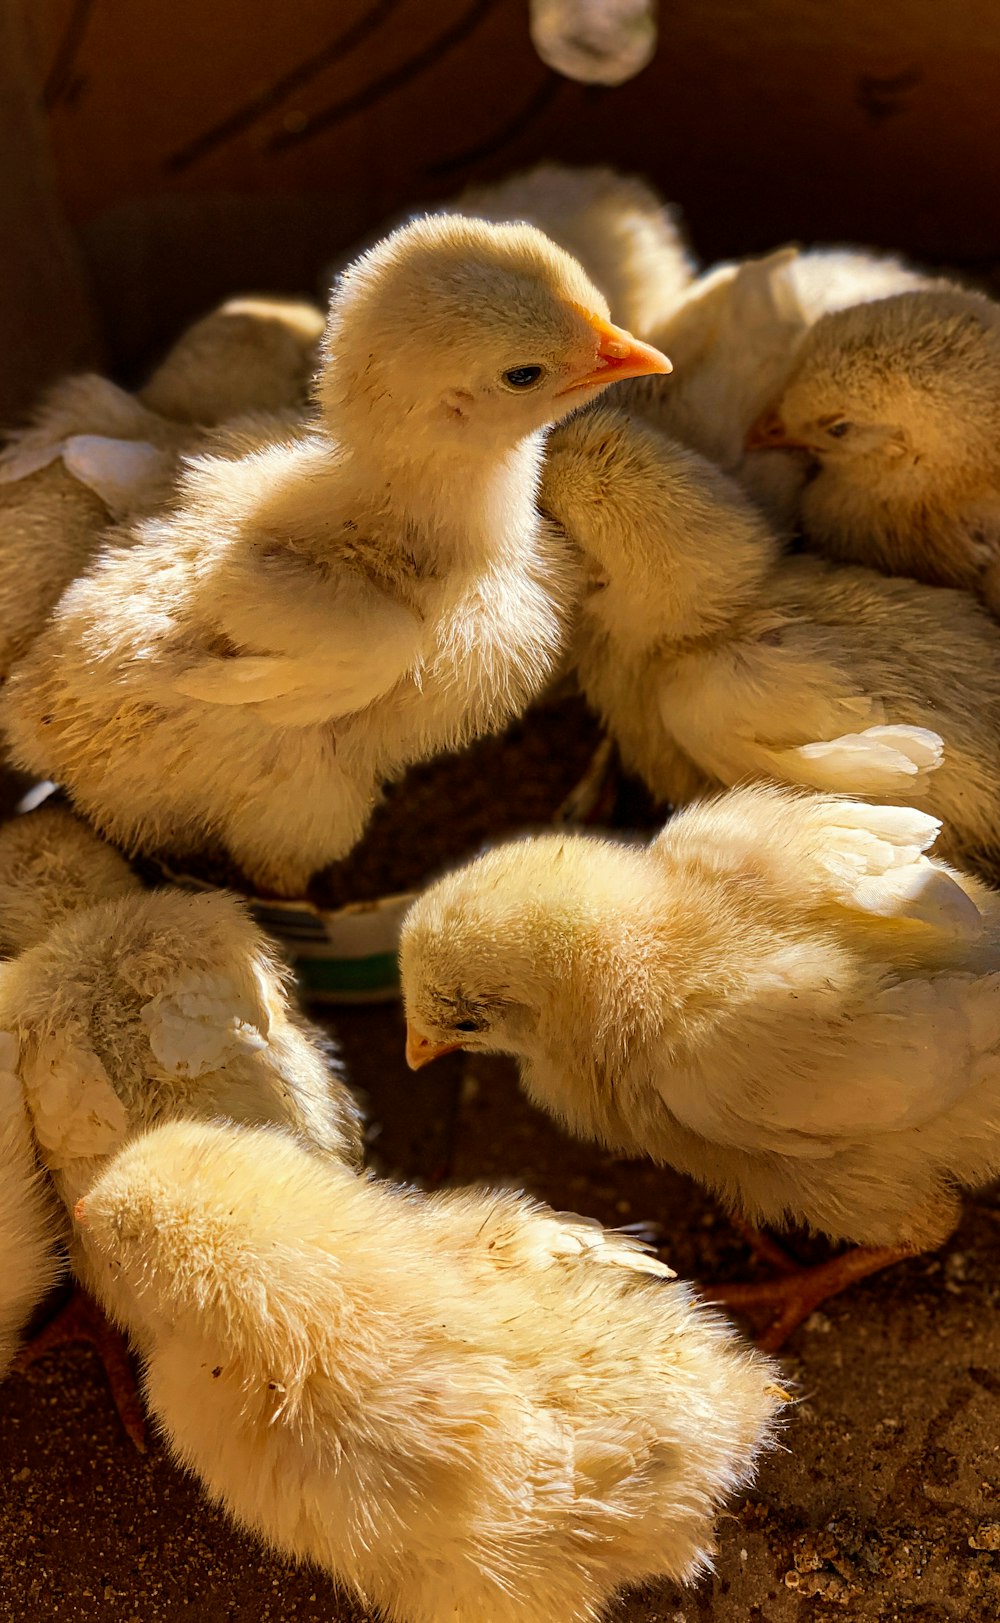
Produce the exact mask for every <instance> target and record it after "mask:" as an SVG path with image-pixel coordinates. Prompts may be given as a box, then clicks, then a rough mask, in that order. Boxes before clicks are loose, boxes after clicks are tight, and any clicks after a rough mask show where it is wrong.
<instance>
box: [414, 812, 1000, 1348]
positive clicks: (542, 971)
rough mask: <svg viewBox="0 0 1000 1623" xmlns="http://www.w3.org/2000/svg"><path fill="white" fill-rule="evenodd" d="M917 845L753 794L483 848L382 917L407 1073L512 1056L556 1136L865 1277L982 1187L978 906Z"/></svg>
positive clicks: (996, 1118) (917, 838) (854, 818)
mask: <svg viewBox="0 0 1000 1623" xmlns="http://www.w3.org/2000/svg"><path fill="white" fill-rule="evenodd" d="M936 829H937V824H936V822H935V820H934V819H933V818H930V817H928V816H926V815H925V814H924V813H923V812H919V811H914V810H910V809H908V808H900V807H876V806H869V805H866V804H864V803H861V802H856V801H845V800H838V799H835V798H833V797H828V796H820V795H816V794H810V793H804V792H801V791H795V790H791V789H787V788H779V787H776V786H773V787H772V786H766V785H755V786H751V787H747V788H743V789H739V790H734V791H731V792H730V793H729V794H727V795H724V796H722V797H720V798H719V799H718V800H716V801H714V802H709V803H707V804H704V805H699V806H695V807H692V808H690V809H689V810H687V811H684V812H681V813H679V814H678V815H677V816H676V817H675V818H674V819H673V820H672V821H671V822H670V823H668V824H667V826H666V828H665V829H664V831H663V833H662V834H661V835H660V836H659V837H658V838H657V839H655V840H654V841H653V842H652V844H651V845H649V846H648V847H641V846H638V845H632V846H626V845H614V844H611V843H608V842H604V841H601V840H598V839H595V838H588V837H586V836H579V837H573V836H551V837H546V838H542V839H535V840H527V841H522V842H520V843H517V844H511V845H507V846H504V847H502V848H500V849H498V850H495V851H493V852H490V853H488V854H487V855H485V856H483V857H481V858H480V859H479V860H478V861H476V862H474V863H472V864H470V865H469V866H468V867H466V868H464V869H462V870H460V871H459V872H457V873H454V874H452V875H449V876H447V877H446V878H444V879H442V880H440V881H439V882H438V883H436V884H435V885H433V886H432V887H431V888H430V890H429V891H428V892H427V893H426V894H425V895H424V896H423V897H421V898H420V899H419V900H418V901H417V902H415V903H414V905H413V907H412V909H411V910H410V912H409V913H408V915H407V917H406V919H405V921H404V925H403V934H402V945H401V964H402V973H403V989H404V996H405V1001H406V1012H407V1020H408V1046H407V1052H408V1056H409V1058H410V1062H411V1064H412V1065H413V1066H414V1067H415V1068H416V1067H419V1066H420V1065H422V1064H424V1063H426V1062H427V1061H428V1060H430V1059H433V1058H435V1057H436V1055H437V1054H439V1053H443V1052H447V1051H449V1050H451V1049H454V1048H459V1047H461V1048H465V1049H469V1050H470V1051H486V1052H493V1053H497V1052H499V1053H509V1054H513V1055H516V1057H517V1059H518V1061H519V1063H520V1066H521V1074H522V1080H523V1083H524V1086H525V1088H526V1090H527V1092H528V1094H529V1095H530V1097H531V1098H532V1099H533V1100H534V1101H535V1103H536V1104H538V1105H540V1106H542V1107H543V1108H544V1109H546V1110H548V1111H549V1112H550V1113H551V1114H552V1115H554V1116H555V1117H557V1119H558V1120H559V1121H561V1122H562V1123H563V1124H564V1125H565V1126H566V1127H568V1128H569V1130H570V1131H571V1132H573V1133H576V1134H578V1135H579V1136H581V1137H586V1138H594V1139H597V1140H599V1141H600V1142H601V1143H602V1144H604V1145H606V1146H608V1147H610V1148H613V1149H615V1150H619V1151H624V1152H625V1153H627V1154H630V1155H634V1154H636V1153H639V1154H645V1155H649V1156H651V1157H652V1158H654V1159H655V1160H658V1161H661V1162H664V1163H668V1164H669V1165H671V1166H674V1167H676V1168H678V1169H679V1170H680V1171H682V1172H686V1173H688V1174H689V1175H691V1176H692V1177H695V1178H697V1179H698V1180H699V1181H700V1182H702V1183H703V1184H705V1185H707V1186H708V1187H709V1188H710V1189H712V1190H713V1191H714V1192H715V1194H716V1195H717V1196H718V1197H719V1198H720V1199H721V1200H722V1201H723V1202H724V1203H725V1205H726V1206H727V1207H728V1208H729V1210H730V1211H732V1212H734V1213H736V1214H738V1215H739V1216H741V1217H742V1218H744V1219H746V1220H749V1221H751V1222H753V1223H771V1224H785V1223H796V1224H808V1225H809V1226H810V1227H811V1228H813V1229H814V1230H817V1231H819V1232H821V1233H823V1234H826V1235H828V1236H830V1237H831V1238H832V1239H835V1240H849V1241H852V1242H854V1243H856V1244H859V1245H862V1246H873V1247H882V1248H895V1249H893V1250H892V1252H891V1254H890V1255H887V1254H886V1253H885V1252H877V1253H875V1258H876V1263H875V1265H882V1264H884V1262H886V1261H890V1260H896V1257H897V1256H898V1255H901V1254H904V1253H906V1252H911V1251H916V1250H920V1249H922V1248H924V1247H930V1246H934V1245H937V1244H939V1243H941V1242H942V1241H943V1240H944V1239H945V1238H946V1237H947V1236H948V1234H949V1233H950V1232H951V1230H952V1228H953V1227H954V1224H955V1221H956V1217H957V1210H958V1208H957V1200H956V1196H955V1190H956V1188H965V1189H973V1188H976V1187H978V1186H979V1185H982V1184H984V1183H986V1182H987V1181H989V1180H990V1179H992V1178H994V1177H996V1176H997V1173H998V1172H1000V896H998V895H997V894H996V893H994V892H991V891H988V890H987V889H986V887H985V886H983V885H981V884H980V883H979V882H978V881H977V880H974V879H971V878H969V877H967V876H965V875H960V874H958V873H956V872H953V871H951V870H949V869H948V868H946V867H945V866H944V864H942V863H940V862H938V861H935V860H931V859H929V858H928V857H926V856H924V855H923V854H922V853H923V852H924V851H925V850H926V848H927V847H928V846H929V845H930V844H931V842H932V841H933V839H934V837H935V833H936ZM871 1261H872V1259H871V1255H870V1254H869V1256H868V1257H867V1258H866V1257H865V1256H864V1255H862V1256H861V1257H860V1259H857V1258H856V1259H855V1260H854V1262H852V1263H850V1264H847V1265H843V1264H842V1265H841V1267H840V1275H839V1279H840V1282H839V1284H837V1285H836V1286H835V1288H842V1286H843V1284H844V1283H847V1282H848V1280H849V1278H850V1277H851V1276H852V1270H853V1277H861V1276H862V1275H863V1274H864V1273H865V1272H867V1271H872V1268H871ZM826 1277H827V1280H829V1277H830V1276H829V1273H828V1275H827V1276H826ZM799 1284H800V1281H796V1287H797V1286H798V1285H799ZM824 1294H828V1292H821V1295H820V1297H819V1298H816V1297H813V1298H812V1300H811V1301H809V1302H808V1303H807V1304H806V1305H807V1307H811V1306H813V1305H815V1301H816V1300H818V1299H822V1295H824ZM772 1295H773V1291H772ZM799 1316H800V1317H801V1314H800V1315H799Z"/></svg>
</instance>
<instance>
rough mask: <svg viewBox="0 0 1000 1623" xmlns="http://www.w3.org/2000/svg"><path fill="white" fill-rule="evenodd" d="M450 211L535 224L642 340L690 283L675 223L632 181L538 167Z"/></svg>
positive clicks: (466, 194)
mask: <svg viewBox="0 0 1000 1623" xmlns="http://www.w3.org/2000/svg"><path fill="white" fill-rule="evenodd" d="M455 208H456V209H457V210H458V212H459V213H461V214H474V215H476V216H477V217H478V218H480V219H484V220H525V221H527V222H528V224H530V225H536V226H538V227H539V228H540V230H542V231H544V232H545V234H546V236H549V237H551V238H552V240H553V242H557V243H558V244H559V246H560V247H561V248H565V249H566V251H567V253H570V254H572V255H573V257H574V259H578V260H579V261H580V264H581V265H582V266H583V267H584V269H585V270H586V272H587V275H588V276H589V277H590V279H591V281H592V282H593V284H594V286H595V287H599V288H600V290H601V292H602V293H603V294H604V296H605V298H606V299H607V301H608V304H609V306H610V308H611V315H612V319H613V320H615V321H618V322H621V324H622V326H623V327H628V328H629V329H630V330H631V331H632V332H636V333H638V334H639V336H640V337H645V336H647V335H648V334H650V333H652V332H654V331H658V330H659V328H660V326H661V325H662V323H663V322H664V321H665V320H666V319H667V317H668V316H669V315H670V314H671V313H672V312H673V310H674V309H675V308H676V307H677V305H678V304H679V302H680V300H681V298H682V296H683V295H684V293H685V291H686V289H687V288H688V287H689V285H690V282H691V277H692V272H693V260H692V258H691V254H690V252H689V250H688V248H687V245H686V243H685V241H684V238H683V235H682V232H681V229H680V227H679V225H678V223H677V220H676V219H675V218H674V215H673V213H672V211H671V210H670V208H669V207H668V205H667V204H666V203H665V202H664V201H663V199H662V198H661V197H659V196H658V195H657V193H656V192H655V191H654V190H653V188H652V187H651V186H650V185H648V184H647V182H645V181H643V180H640V179H639V178H638V176H636V175H622V174H619V173H618V172H617V171H616V170H614V169H608V168H593V169H580V168H574V167H571V166H569V165H567V164H562V163H541V164H538V165H537V166H536V167H535V168H534V169H529V170H527V171H525V173H523V174H517V175H510V176H508V177H507V178H506V179H505V180H501V181H496V182H493V183H492V184H490V185H485V186H468V187H466V189H465V190H464V191H463V192H462V193H461V195H460V196H459V198H458V201H457V203H456V204H455ZM667 353H668V354H669V350H668V352H667Z"/></svg>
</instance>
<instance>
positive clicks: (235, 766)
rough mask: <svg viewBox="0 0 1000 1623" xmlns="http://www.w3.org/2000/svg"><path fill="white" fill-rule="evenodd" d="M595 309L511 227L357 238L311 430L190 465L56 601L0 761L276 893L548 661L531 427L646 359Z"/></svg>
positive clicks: (586, 291)
mask: <svg viewBox="0 0 1000 1623" xmlns="http://www.w3.org/2000/svg"><path fill="white" fill-rule="evenodd" d="M606 318H607V305H606V304H605V302H604V300H603V298H602V296H601V295H600V294H599V293H598V292H597V290H596V289H595V288H594V287H592V286H591V284H590V283H589V282H588V280H587V278H586V276H585V275H584V273H583V271H582V270H581V269H580V267H579V266H578V265H577V264H576V262H575V261H574V260H572V259H571V258H570V257H569V256H568V255H567V254H565V253H563V252H562V250H561V249H559V248H556V247H555V246H554V245H553V244H552V243H550V242H549V241H548V239H547V238H546V237H544V236H543V235H542V234H541V232H538V231H536V230H534V229H533V228H532V227H529V226H498V225H488V224H485V223H484V222H482V221H473V220H465V219H462V218H460V217H457V216H440V217H436V218H435V217H432V218H428V219H426V220H421V221H418V222H416V223H415V224H412V225H409V226H407V227H404V228H403V229H402V230H400V231H398V232H396V233H395V234H394V235H393V236H391V237H389V238H387V239H386V240H385V241H384V242H382V243H381V244H379V245H378V246H377V247H376V248H375V249H373V250H372V251H371V252H370V253H369V254H367V255H366V256H365V257H363V258H362V259H361V260H360V261H359V262H358V263H357V264H356V265H355V266H354V267H353V268H352V269H351V270H349V271H348V272H346V273H345V275H344V276H343V277H342V278H341V281H340V283H339V284H338V289H337V291H336V293H335V295H334V297H333V300H332V303H331V310H330V321H329V328H328V333H327V339H326V348H325V360H324V365H323V369H322V372H321V374H320V378H319V383H318V403H319V412H320V421H319V423H318V424H317V426H316V428H315V430H314V431H313V432H312V433H311V434H308V435H306V436H302V435H300V436H298V437H297V438H294V439H291V440H289V441H288V442H286V443H281V444H276V445H274V446H271V447H270V448H268V449H265V450H262V451H251V452H250V453H249V454H248V455H246V456H244V457H240V458H236V459H235V460H234V459H232V458H231V457H214V458H213V457H203V458H201V459H197V460H195V461H194V462H193V463H191V464H189V466H188V471H187V473H186V475H185V476H184V478H183V480H182V483H181V486H180V491H179V500H178V505H177V507H176V509H175V511H173V512H172V513H170V514H169V515H167V516H164V517H159V518H154V519H152V520H150V521H148V522H147V523H146V524H144V525H142V526H141V527H139V529H138V530H137V531H133V532H130V533H126V534H125V535H124V536H123V538H122V542H121V544H120V545H118V546H115V547H109V548H108V549H107V550H106V552H105V554H104V556H103V558H102V559H101V561H100V562H99V564H98V565H96V566H95V568H94V569H93V570H92V571H91V573H90V575H89V576H88V577H85V578H84V579H83V580H81V581H79V582H77V583H76V585H75V586H74V587H73V588H72V589H71V590H70V591H69V592H67V593H66V595H65V596H64V598H63V600H62V602H61V604H60V606H59V609H58V612H57V613H56V615H55V616H54V617H53V619H52V620H51V622H50V624H49V626H48V627H47V629H46V632H45V634H44V635H43V636H42V637H41V638H39V640H38V642H37V643H36V644H35V646H34V648H33V650H32V652H31V653H30V655H29V657H28V658H27V659H26V660H25V661H24V662H23V663H22V664H21V665H20V666H19V667H18V669H17V671H16V673H15V674H14V677H13V678H12V680H11V682H10V683H9V684H8V688H7V690H6V701H5V722H6V727H7V730H8V735H9V738H10V742H11V745H12V748H13V750H14V753H15V755H16V756H17V758H18V759H19V761H21V762H22V763H23V764H24V765H26V766H27V767H29V769H34V770H40V771H41V772H42V773H43V774H44V775H46V776H51V777H53V778H55V779H57V780H58V781H59V782H60V783H62V784H63V785H65V787H66V788H67V789H68V791H69V793H70V794H71V796H72V797H73V799H74V800H75V802H76V803H77V804H78V805H79V806H81V807H82V808H83V809H84V810H85V811H86V812H87V814H88V815H89V816H90V817H91V818H92V819H93V820H94V822H96V823H97V825H98V826H99V827H101V828H102V829H103V830H104V831H105V832H106V833H108V834H110V835H111V836H112V837H113V838H114V839H115V840H116V841H117V842H118V843H120V844H123V845H124V846H126V847H127V848H129V849H132V850H136V849H142V850H150V849H153V850H157V849H159V850H162V849H168V850H174V851H177V850H181V851H183V850H185V849H188V850H190V848H191V847H192V846H193V845H199V844H201V843H203V842H204V841H206V840H209V841H213V842H219V843H221V844H223V845H224V846H225V847H226V848H227V849H228V851H229V853H230V855H231V856H232V857H233V858H234V859H235V860H236V862H238V863H239V864H240V866H241V867H242V868H243V870H244V872H245V873H246V874H247V875H248V877H249V879H250V881H251V883H253V884H255V885H256V886H257V887H258V888H259V889H261V890H267V891H270V892H273V893H277V894H283V895H295V894H300V893H301V892H302V891H303V890H304V888H305V886H306V884H307V883H308V880H309V878H310V876H311V875H312V874H313V873H314V872H315V871H316V870H317V869H319V868H322V867H323V866H325V865H326V864H327V863H329V862H331V861H334V860H335V859H337V858H338V857H341V856H343V855H344V854H345V853H346V852H347V851H348V850H350V848H351V846H352V845H353V844H354V843H355V841H356V840H357V839H358V837H359V836H360V834H361V832H362V831H363V829H364V826H365V823H366V821H367V819H368V816H369V815H370V812H371V810H372V807H373V805H374V804H375V802H376V800H377V797H378V794H379V793H380V787H381V784H382V783H383V782H384V781H385V780H386V779H387V778H390V777H392V776H394V775H397V774H398V773H399V772H401V771H402V770H403V769H404V768H405V767H406V766H407V765H408V764H410V763H411V762H413V761H415V760H417V759H420V758H423V757H426V756H429V755H432V754H435V753H437V752H439V751H441V750H444V749H449V748H455V747H456V746H458V745H460V744H461V743H463V742H465V741H467V740H468V739H469V738H471V737H473V736H475V735H477V734H480V733H483V732H486V731H489V730H491V729H494V728H497V727H499V726H501V725H503V724H504V723H505V722H506V721H507V720H508V719H510V717H512V716H513V715H516V714H517V713H518V712H520V711H521V710H522V709H523V708H524V707H525V705H526V704H527V703H528V701H529V700H530V699H531V698H532V697H533V696H534V694H536V693H537V692H538V691H539V689H540V688H541V687H542V685H543V684H544V682H545V681H546V679H547V678H548V676H549V675H550V673H551V672H552V670H553V668H554V666H555V663H556V661H557V659H558V657H559V655H560V653H561V651H562V647H563V641H564V634H565V625H566V617H567V613H568V610H569V606H570V603H571V600H572V596H573V591H574V586H575V576H574V574H573V570H572V567H571V564H570V562H569V559H568V556H567V554H566V551H565V549H564V548H563V547H562V546H561V545H560V544H559V541H558V538H556V537H553V536H550V535H549V534H548V533H547V530H546V528H545V526H544V525H543V523H542V520H541V519H540V517H539V515H538V512H537V510H536V507H535V494H536V485H537V479H538V473H539V469H540V464H541V458H542V432H541V431H542V429H543V428H544V426H545V425H546V424H547V423H549V422H552V421H553V420H555V419H557V418H559V417H561V416H563V415H565V414H566V413H567V412H568V411H570V410H572V408H573V407H574V405H577V404H579V403H581V401H585V400H587V399H590V398H593V397H594V396H595V395H596V394H597V393H598V392H599V391H600V390H602V389H603V388H605V387H606V386H607V384H609V383H611V382H614V381H615V380H616V379H619V378H622V377H631V376H634V375H636V374H638V373H640V372H643V371H649V370H654V369H658V370H660V371H663V370H665V369H666V368H667V367H668V366H669V362H667V361H666V360H665V359H664V357H663V356H661V355H660V354H659V353H658V352H657V351H655V350H652V349H650V348H649V347H648V346H647V345H643V344H640V343H638V342H637V341H636V340H634V339H632V338H631V337H630V336H629V335H628V334H627V333H624V332H622V331H621V329H619V328H617V327H613V326H611V325H610V323H609V322H608V321H607V319H606ZM43 763H44V764H43Z"/></svg>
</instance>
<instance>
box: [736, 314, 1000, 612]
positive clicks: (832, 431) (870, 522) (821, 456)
mask: <svg viewBox="0 0 1000 1623" xmlns="http://www.w3.org/2000/svg"><path fill="white" fill-rule="evenodd" d="M746 443H747V446H748V448H749V449H750V450H757V451H759V450H767V449H775V448H779V449H780V448H792V449H794V450H802V451H807V452H808V453H809V454H810V456H811V457H812V458H814V459H815V462H816V463H817V464H818V468H817V472H816V474H815V477H814V478H813V479H812V480H811V481H810V482H809V483H808V484H807V485H806V486H805V488H804V490H803V492H802V497H801V517H802V522H803V525H804V527H805V529H806V532H807V534H808V536H809V538H810V541H811V543H812V545H813V546H814V547H815V549H816V550H817V551H820V552H824V553H826V554H828V555H829V556H830V557H834V558H846V559H854V560H856V561H857V562H859V563H865V564H871V565H873V566H874V567H876V568H878V569H883V570H885V572H886V573H887V574H900V575H913V576H915V577H916V578H917V579H918V580H923V581H930V582H932V583H935V584H938V585H944V586H961V587H965V588H967V589H969V590H972V591H975V592H978V593H980V595H981V596H982V597H983V598H984V600H985V601H986V603H987V604H988V605H989V606H990V608H991V609H993V610H994V612H998V611H1000V306H997V305H996V304H994V303H993V301H992V300H991V299H987V298H985V297H984V296H983V295H982V294H979V293H972V292H965V291H963V290H961V289H960V288H955V287H951V286H949V285H948V284H947V283H938V284H935V285H934V286H933V287H932V288H929V289H927V290H926V291H923V292H910V293H904V294H900V295H899V296H898V297H895V298H884V299H880V300H879V301H877V302H876V303H874V304H866V305H861V306H859V307H857V308H856V309H851V310H841V311H839V312H837V313H835V314H831V315H827V316H824V317H823V319H822V320H821V321H818V322H817V323H816V325H815V326H814V327H813V328H812V329H811V331H810V332H809V334H808V337H807V338H806V339H805V340H804V341H803V343H802V346H801V349H800V351H799V353H798V355H797V358H796V363H795V367H794V370H793V372H792V374H791V377H790V378H789V379H788V381H787V382H786V384H785V386H784V389H783V390H780V391H778V393H777V405H776V406H775V407H774V409H773V410H770V411H767V412H765V414H764V415H763V416H762V417H760V418H759V419H758V421H757V422H756V423H755V424H754V425H753V426H752V428H751V430H750V433H749V436H748V438H747V442H746ZM757 460H758V461H759V462H760V461H763V462H769V461H771V460H772V459H771V458H757Z"/></svg>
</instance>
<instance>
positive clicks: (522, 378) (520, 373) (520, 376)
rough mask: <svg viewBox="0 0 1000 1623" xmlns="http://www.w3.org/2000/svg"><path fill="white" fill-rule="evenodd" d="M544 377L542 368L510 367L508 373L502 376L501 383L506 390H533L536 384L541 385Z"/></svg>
mask: <svg viewBox="0 0 1000 1623" xmlns="http://www.w3.org/2000/svg"><path fill="white" fill-rule="evenodd" d="M544 375H545V368H544V367H542V366H512V367H511V368H510V370H509V372H505V373H504V374H503V381H504V382H505V383H506V385H507V387H508V389H533V388H534V387H535V384H536V383H541V381H542V378H543V377H544Z"/></svg>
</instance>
